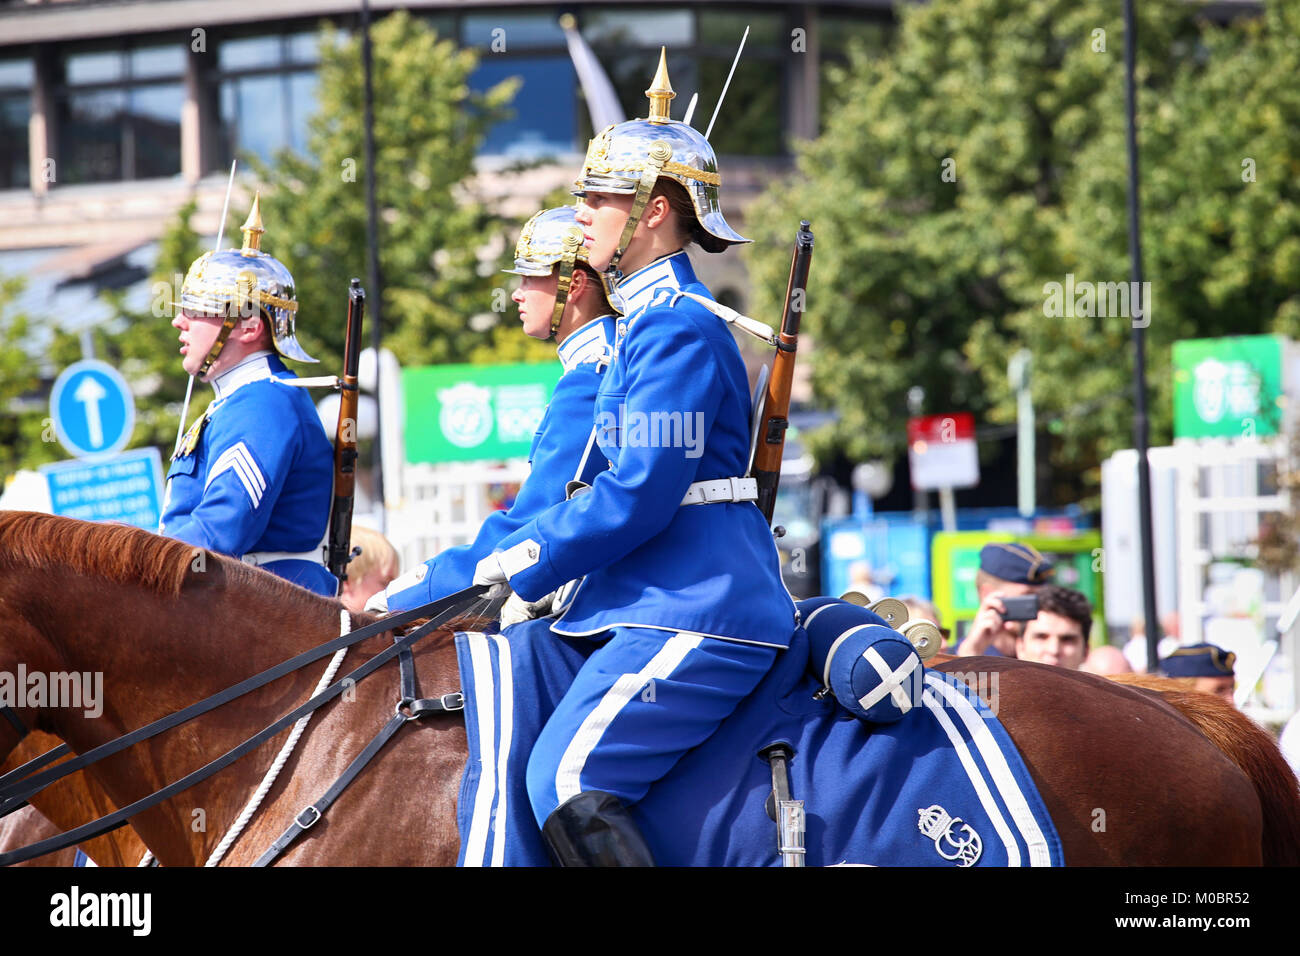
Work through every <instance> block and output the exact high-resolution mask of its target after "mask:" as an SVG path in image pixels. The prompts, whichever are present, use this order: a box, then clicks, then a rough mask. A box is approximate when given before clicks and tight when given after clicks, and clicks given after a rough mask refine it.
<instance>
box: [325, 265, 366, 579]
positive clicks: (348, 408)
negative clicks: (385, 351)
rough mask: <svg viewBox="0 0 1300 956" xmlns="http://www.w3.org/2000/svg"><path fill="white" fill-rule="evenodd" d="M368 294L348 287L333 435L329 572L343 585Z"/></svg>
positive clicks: (349, 539) (349, 538)
mask: <svg viewBox="0 0 1300 956" xmlns="http://www.w3.org/2000/svg"><path fill="white" fill-rule="evenodd" d="M365 313H366V291H365V290H364V289H363V288H361V280H360V279H353V280H352V282H351V283H350V284H349V286H348V327H347V337H346V338H345V339H344V345H343V376H342V379H343V382H342V386H341V391H340V392H339V420H338V428H337V429H336V430H335V432H334V499H333V501H332V502H331V503H330V530H329V569H330V573H331V574H333V575H334V576H335V577H336V578H338V579H339V583H340V585H341V584H342V582H343V581H344V580H345V579H346V578H347V576H348V561H349V560H351V554H350V553H349V552H350V546H351V543H352V502H353V498H354V496H355V493H356V481H357V402H358V393H357V374H358V371H359V369H360V365H361V322H362V319H363V318H364V317H365Z"/></svg>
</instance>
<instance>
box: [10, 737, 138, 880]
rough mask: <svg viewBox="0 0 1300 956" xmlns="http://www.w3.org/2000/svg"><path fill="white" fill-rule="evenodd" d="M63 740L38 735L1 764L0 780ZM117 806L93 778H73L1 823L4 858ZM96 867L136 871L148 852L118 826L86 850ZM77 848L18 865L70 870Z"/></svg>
mask: <svg viewBox="0 0 1300 956" xmlns="http://www.w3.org/2000/svg"><path fill="white" fill-rule="evenodd" d="M60 743H61V741H59V740H57V739H56V738H54V737H51V736H50V735H49V734H47V733H43V732H42V731H39V730H34V731H32V732H31V733H30V734H28V735H27V737H26V738H24V739H23V741H22V743H20V744H19V745H18V746H17V747H16V748H15V749H14V752H13V753H11V754H10V755H9V759H8V760H5V761H3V762H2V763H0V776H3V775H4V774H6V773H8V772H9V771H10V770H13V769H14V768H16V767H19V766H22V765H23V764H24V763H26V762H27V761H28V760H31V759H33V758H35V757H39V756H40V755H41V754H43V753H45V752H46V751H48V750H53V749H54V748H55V747H57V746H59V744H60ZM116 809H117V807H116V806H115V805H114V804H113V801H112V800H110V799H109V798H108V795H107V794H106V793H104V791H103V790H102V789H100V787H99V785H98V784H97V783H96V781H95V779H94V778H93V777H90V776H88V775H86V774H81V773H74V774H71V775H70V776H67V777H64V778H63V779H62V780H59V781H57V782H56V783H54V784H52V785H51V786H49V787H48V788H46V789H45V790H44V791H42V792H41V793H38V794H35V795H33V797H32V798H31V806H29V807H24V808H23V809H21V810H19V811H18V812H16V813H13V814H10V815H9V816H7V817H4V818H2V819H0V853H4V852H6V851H8V850H16V849H18V848H19V847H23V846H28V845H29V844H32V843H35V842H37V841H38V840H44V839H46V838H48V837H52V836H57V835H58V834H60V833H63V832H65V831H67V830H71V829H72V828H73V827H76V826H78V825H80V824H83V823H89V822H90V821H91V820H94V819H96V818H97V817H101V816H103V815H104V814H107V813H111V812H113V811H114V810H116ZM82 849H83V850H85V852H86V855H87V856H89V857H90V858H91V859H92V860H94V861H95V863H96V865H98V866H138V865H139V863H140V860H141V859H142V858H143V857H144V854H145V852H146V848H145V845H144V843H143V842H142V841H141V840H140V837H139V836H137V835H136V832H135V831H134V830H132V829H131V827H130V826H129V825H128V826H123V827H118V828H117V829H116V830H114V831H113V832H111V833H105V834H104V835H103V836H98V837H94V838H93V839H91V840H88V841H86V843H85V845H84V846H83V847H82ZM76 855H77V851H76V848H75V847H70V848H68V849H66V850H58V851H56V852H54V853H47V854H45V855H44V856H39V857H36V858H35V859H33V860H29V861H28V862H26V863H20V864H18V865H19V866H72V865H73V864H74V862H75V861H76Z"/></svg>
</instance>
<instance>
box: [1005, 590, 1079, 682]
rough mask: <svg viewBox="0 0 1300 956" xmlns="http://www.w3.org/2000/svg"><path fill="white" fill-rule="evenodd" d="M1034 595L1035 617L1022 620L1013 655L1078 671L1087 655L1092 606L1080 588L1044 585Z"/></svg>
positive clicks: (1024, 659) (1023, 659) (1025, 659)
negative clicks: (1036, 606) (1036, 613)
mask: <svg viewBox="0 0 1300 956" xmlns="http://www.w3.org/2000/svg"><path fill="white" fill-rule="evenodd" d="M1035 597H1037V598H1038V616H1037V617H1035V618H1034V619H1033V620H1032V621H1026V622H1025V625H1024V627H1023V628H1022V630H1021V632H1020V637H1019V638H1018V639H1017V640H1016V657H1018V658H1020V659H1021V660H1022V661H1034V662H1035V663H1038V664H1050V665H1052V666H1053V667H1064V668H1066V669H1067V670H1072V671H1077V670H1078V669H1079V668H1080V667H1081V666H1082V665H1083V661H1084V658H1086V657H1087V656H1088V634H1089V633H1090V632H1091V631H1092V605H1091V604H1090V603H1089V602H1088V599H1087V598H1086V597H1085V596H1084V595H1083V593H1082V592H1081V591H1075V590H1073V589H1071V588H1062V587H1057V586H1056V585H1055V584H1048V585H1045V586H1043V587H1042V588H1041V589H1040V590H1039V591H1038V593H1037V594H1036V595H1035Z"/></svg>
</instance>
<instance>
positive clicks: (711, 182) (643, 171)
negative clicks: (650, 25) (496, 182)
mask: <svg viewBox="0 0 1300 956" xmlns="http://www.w3.org/2000/svg"><path fill="white" fill-rule="evenodd" d="M645 92H646V96H647V97H648V98H649V100H650V108H649V115H648V116H647V117H646V118H645V119H634V120H628V121H627V122H624V123H618V124H616V125H614V126H607V127H605V129H603V130H601V131H600V132H599V133H597V134H596V136H595V138H593V139H592V141H591V144H590V145H589V146H588V147H587V157H586V160H585V161H584V162H583V165H582V176H581V177H580V178H579V180H578V183H577V188H576V189H575V190H574V194H575V195H578V196H581V195H584V194H585V193H586V192H587V191H591V192H601V193H618V194H622V195H627V194H629V193H631V194H633V195H634V196H635V199H634V200H633V202H632V211H631V212H630V213H629V215H628V220H627V225H626V226H625V227H624V230H623V235H622V237H621V238H620V239H619V246H618V251H617V252H615V253H614V260H613V262H612V263H611V267H612V266H616V265H617V263H618V260H619V259H620V258H621V257H622V255H623V253H624V252H625V251H626V250H627V244H628V242H629V241H630V240H631V238H632V233H633V232H635V231H636V226H637V222H638V221H639V220H640V218H641V213H642V212H643V211H644V210H645V205H646V203H647V202H649V200H650V192H651V190H653V189H654V185H655V182H656V181H657V180H658V179H659V177H660V176H664V177H667V178H668V179H672V180H675V181H677V182H678V183H681V185H682V186H684V187H685V188H686V193H687V195H689V196H690V197H691V204H692V205H693V206H694V207H695V217H696V221H697V223H698V225H699V227H700V228H699V230H698V231H697V233H696V240H697V241H698V242H699V244H700V246H701V247H702V248H703V249H705V250H706V251H707V252H722V251H723V250H724V249H726V248H727V247H728V246H731V245H735V244H737V243H741V242H749V241H750V240H748V239H746V238H745V237H744V236H742V235H740V234H739V233H738V232H736V231H735V230H734V229H732V228H731V226H729V225H727V220H726V219H725V218H723V215H722V207H721V206H720V205H719V203H718V188H719V186H720V185H721V184H722V180H721V177H720V176H719V175H718V160H717V157H716V156H715V155H714V153H713V147H712V146H711V145H709V141H708V140H707V139H705V138H704V134H702V133H701V132H700V131H699V130H697V129H695V128H694V127H693V126H688V125H687V124H685V123H681V122H678V121H677V120H674V119H672V118H671V117H670V116H669V104H670V102H671V101H672V99H673V97H675V96H676V95H677V94H676V93H674V92H673V88H672V84H671V83H670V82H669V80H668V59H667V51H666V50H664V49H663V48H661V49H660V51H659V69H658V71H657V72H656V73H655V78H654V81H653V82H652V83H651V84H650V88H649V89H648V90H646V91H645Z"/></svg>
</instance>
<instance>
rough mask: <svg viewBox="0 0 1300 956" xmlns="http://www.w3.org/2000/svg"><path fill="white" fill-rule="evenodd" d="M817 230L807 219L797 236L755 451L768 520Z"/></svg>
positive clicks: (773, 501) (773, 503)
mask: <svg viewBox="0 0 1300 956" xmlns="http://www.w3.org/2000/svg"><path fill="white" fill-rule="evenodd" d="M812 251H813V234H812V230H811V229H810V228H809V224H808V221H807V220H804V221H803V222H801V223H800V224H799V232H798V234H797V235H796V236H795V240H794V258H793V259H792V260H791V262H790V282H789V284H788V285H787V286H786V289H785V314H784V315H783V316H782V318H781V333H780V336H779V341H778V344H777V349H776V358H775V359H774V360H773V362H772V377H771V378H770V379H768V382H767V400H766V404H765V405H764V409H763V420H762V423H761V425H760V426H759V427H760V432H759V439H758V447H757V449H756V450H755V453H754V467H753V471H752V474H753V476H754V478H756V479H757V480H758V508H759V510H760V511H762V512H763V515H764V517H766V518H767V520H768V522H769V523H771V521H772V512H773V511H774V510H775V508H776V491H777V487H778V485H779V484H780V483H781V454H782V452H783V450H784V449H785V430H786V428H788V427H789V425H790V420H789V415H790V386H791V383H792V382H793V381H794V359H795V353H796V352H797V351H798V349H799V321H800V319H801V318H802V317H803V311H804V308H805V302H806V300H807V288H808V270H809V268H810V267H811V266H812Z"/></svg>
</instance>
